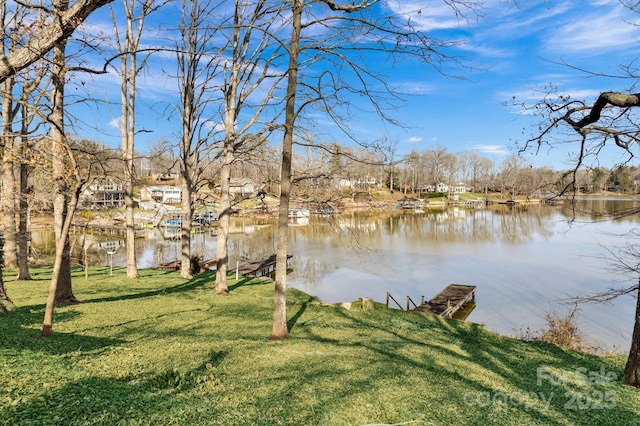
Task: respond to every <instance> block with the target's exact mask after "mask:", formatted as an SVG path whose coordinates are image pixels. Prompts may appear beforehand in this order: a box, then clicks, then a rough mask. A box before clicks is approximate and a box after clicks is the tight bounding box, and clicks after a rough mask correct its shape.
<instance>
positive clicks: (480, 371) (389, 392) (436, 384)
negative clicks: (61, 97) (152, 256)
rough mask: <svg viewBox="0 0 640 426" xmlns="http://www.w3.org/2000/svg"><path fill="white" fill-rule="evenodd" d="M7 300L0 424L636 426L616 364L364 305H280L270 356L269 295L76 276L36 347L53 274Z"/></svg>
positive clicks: (264, 289)
mask: <svg viewBox="0 0 640 426" xmlns="http://www.w3.org/2000/svg"><path fill="white" fill-rule="evenodd" d="M5 272H6V275H5V276H6V280H7V282H6V286H7V290H8V292H9V295H10V296H11V297H12V298H13V299H14V301H15V302H16V304H17V307H16V308H15V309H14V310H13V311H12V313H11V315H9V316H1V317H0V333H1V336H2V344H1V345H0V368H1V370H0V371H2V379H0V380H2V382H1V385H0V424H1V425H10V424H11V425H13V424H20V425H29V424H33V425H75V424H77V425H87V424H93V425H116V424H124V425H143V424H144V425H147V424H154V425H155V424H162V425H167V424H176V425H191V424H194V425H195V424H198V425H202V424H211V425H215V424H220V425H223V424H224V425H236V424H238V425H242V424H247V425H253V424H264V425H274V424H285V425H289V424H291V425H303V424H304V425H311V424H318V425H364V424H428V425H450V424H456V423H458V424H474V425H509V424H513V425H530V424H546V425H548V424H558V425H575V424H578V425H582V424H584V425H593V424H599V425H609V424H610V425H621V424H625V425H632V424H640V392H638V390H636V389H634V388H630V387H627V386H624V385H623V384H622V372H623V368H624V361H625V358H624V357H623V356H618V357H598V356H595V355H590V354H586V353H581V352H574V351H570V350H564V349H561V348H558V347H556V346H553V345H549V344H546V343H543V342H522V341H519V340H516V339H512V338H506V337H501V336H498V335H496V334H494V333H492V332H490V331H487V330H485V329H484V328H483V327H481V326H478V325H475V324H471V323H465V322H459V321H451V320H444V319H441V318H436V317H432V316H426V315H422V314H418V313H411V312H409V313H408V312H399V311H395V310H387V309H385V308H384V306H381V305H378V304H376V306H375V309H374V310H372V311H365V312H363V311H362V310H360V309H359V308H358V306H357V304H356V303H354V304H353V306H352V309H351V310H346V309H344V308H342V307H340V306H337V305H331V306H327V305H326V304H323V303H322V302H320V301H318V300H317V299H315V298H313V297H311V296H309V295H307V294H305V293H303V292H301V291H298V290H295V289H291V288H290V289H289V290H288V293H287V302H288V303H287V305H288V306H287V311H288V316H289V326H290V330H291V339H289V340H288V341H286V342H282V343H274V342H269V341H268V340H267V336H268V335H269V333H270V332H271V321H272V303H273V285H272V283H271V282H270V281H269V280H263V279H250V278H243V277H241V278H240V280H239V281H235V280H233V279H232V277H231V276H230V290H231V293H230V296H229V297H226V298H220V297H215V296H214V295H213V275H212V274H211V273H206V274H201V275H198V276H196V277H195V278H194V279H192V280H188V281H187V280H183V279H181V278H180V277H179V275H178V274H177V273H175V272H167V271H156V270H141V271H140V273H141V279H139V280H137V281H129V280H127V279H126V277H125V271H124V269H122V268H116V269H114V276H113V277H109V273H108V269H107V268H92V269H91V272H90V277H89V280H88V281H85V279H84V275H83V273H82V272H79V271H78V272H76V276H75V277H74V289H75V292H76V296H78V297H79V298H80V299H81V300H83V301H84V302H85V303H82V304H80V305H74V306H65V307H59V308H57V309H56V314H55V324H54V334H53V336H52V338H50V339H48V340H39V339H38V334H39V329H40V324H41V322H42V315H43V310H44V301H45V298H46V292H47V288H48V282H49V277H50V269H37V270H34V271H33V276H34V281H31V282H16V281H12V275H11V271H5Z"/></svg>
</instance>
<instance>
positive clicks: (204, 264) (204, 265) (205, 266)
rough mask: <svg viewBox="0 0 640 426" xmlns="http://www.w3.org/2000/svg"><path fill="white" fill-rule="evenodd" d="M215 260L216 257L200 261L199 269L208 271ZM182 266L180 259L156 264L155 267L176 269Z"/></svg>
mask: <svg viewBox="0 0 640 426" xmlns="http://www.w3.org/2000/svg"><path fill="white" fill-rule="evenodd" d="M216 262H217V259H208V260H201V261H200V271H201V272H204V271H208V270H209V269H211V268H212V267H213V266H214V265H215V264H216ZM181 267H182V260H173V261H171V262H166V263H161V264H159V265H158V267H157V269H169V270H172V271H177V270H179V269H180V268H181Z"/></svg>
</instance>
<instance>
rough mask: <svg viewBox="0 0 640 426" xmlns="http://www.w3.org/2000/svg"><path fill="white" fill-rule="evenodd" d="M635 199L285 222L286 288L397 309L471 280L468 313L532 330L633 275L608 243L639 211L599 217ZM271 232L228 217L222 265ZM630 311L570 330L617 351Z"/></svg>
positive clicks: (514, 330)
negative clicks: (620, 270) (572, 301)
mask: <svg viewBox="0 0 640 426" xmlns="http://www.w3.org/2000/svg"><path fill="white" fill-rule="evenodd" d="M634 206H635V207H637V206H640V204H634V203H633V202H630V201H624V200H614V199H611V198H608V199H592V200H589V201H582V202H580V203H579V204H578V208H577V209H571V208H569V207H568V206H566V205H565V206H561V207H549V206H527V207H525V206H515V207H509V206H497V207H495V208H483V209H474V210H470V209H469V210H468V209H462V208H452V207H449V208H447V209H440V210H430V211H427V212H426V213H424V214H399V213H395V212H394V213H392V214H388V213H387V214H380V213H362V212H360V213H349V214H342V215H340V216H339V217H337V218H334V219H321V218H315V217H314V218H311V221H310V223H309V224H308V225H306V226H292V227H291V228H290V229H291V239H290V249H289V253H290V254H293V255H294V257H293V259H292V260H293V263H292V265H293V272H292V273H291V274H290V275H289V277H288V284H289V285H290V286H292V287H295V288H299V289H301V290H304V291H305V292H307V293H310V294H312V295H314V296H317V297H319V298H320V299H321V300H323V301H325V302H329V303H333V302H341V301H353V300H357V299H358V298H360V297H371V298H373V299H374V300H377V301H380V302H384V300H385V296H386V292H389V293H391V295H393V296H394V297H395V298H396V299H397V300H398V301H399V302H400V303H401V304H403V305H404V303H405V300H406V296H411V298H412V299H413V300H414V301H416V302H418V301H419V300H420V297H421V296H425V298H426V299H429V298H431V297H433V296H434V295H435V294H436V293H438V292H439V291H440V290H441V289H443V288H444V287H445V286H446V285H448V284H451V283H457V284H470V285H476V286H477V287H478V288H477V298H476V302H477V306H476V308H475V310H474V311H473V312H472V313H471V315H470V316H469V318H468V320H469V321H473V322H477V323H482V324H484V325H485V326H486V327H487V328H489V329H491V330H494V331H496V332H498V333H501V334H505V335H516V334H518V333H520V332H521V331H524V330H525V329H526V328H527V327H530V328H532V329H540V328H542V327H543V326H544V325H545V320H544V317H545V314H546V313H547V312H550V311H553V310H555V311H558V312H560V313H562V314H566V313H568V312H569V311H570V310H571V307H572V306H571V305H567V304H564V303H562V300H563V299H567V298H569V297H574V296H581V295H586V294H589V293H593V292H598V291H603V290H606V289H607V288H609V287H612V286H615V287H620V286H627V285H632V283H633V282H634V281H636V282H637V278H635V279H634V277H633V276H621V275H617V274H614V273H613V272H612V271H611V265H612V261H611V260H607V257H609V258H610V257H611V255H610V254H609V253H608V251H607V248H613V247H616V246H617V247H620V246H624V245H625V244H627V241H628V239H629V238H628V237H626V236H625V235H624V234H625V233H627V232H629V231H630V230H631V229H633V228H636V227H638V226H639V223H640V217H639V216H638V215H635V216H631V217H626V218H623V219H619V220H615V221H611V220H607V221H604V220H602V217H601V216H600V215H599V214H600V213H605V212H611V211H614V210H615V211H621V210H624V209H628V208H632V207H634ZM274 230H275V226H274V223H273V222H270V221H259V220H249V219H236V220H235V221H234V222H233V229H232V231H233V234H232V236H231V241H230V259H231V266H233V265H235V264H236V262H238V263H243V262H245V261H247V260H257V259H260V258H263V257H265V256H268V255H270V254H272V253H274V252H275V238H274ZM87 238H88V240H87V242H85V245H89V248H90V251H92V253H93V255H94V257H93V260H92V264H103V265H104V264H108V262H109V261H110V259H109V258H108V255H107V254H106V252H107V250H108V247H109V244H111V245H114V244H115V245H116V246H118V244H121V243H122V242H121V241H118V240H113V239H111V240H109V241H107V240H106V239H104V238H102V239H100V240H97V239H91V238H89V237H87ZM215 239H216V237H215V232H205V233H200V234H195V235H194V241H193V249H194V250H195V252H196V253H198V254H200V255H202V256H203V257H204V258H206V259H209V258H213V257H215ZM76 241H79V240H76ZM37 243H38V241H37V238H36V237H35V236H34V245H36V244H37ZM77 246H79V247H81V246H82V244H81V243H77ZM137 250H138V260H139V266H140V267H141V268H145V267H153V266H156V265H157V264H158V263H159V262H167V261H170V260H174V259H176V258H178V257H179V253H180V250H179V241H178V240H176V239H172V238H171V235H164V236H163V235H162V233H161V232H159V231H158V230H149V231H148V232H146V233H145V235H144V238H140V239H138V240H137ZM115 251H116V253H115V255H114V257H113V264H114V265H124V263H125V258H124V248H122V247H120V248H116V250H115ZM634 310H635V299H634V297H632V296H625V297H622V298H619V299H617V300H615V301H614V302H612V303H608V304H588V305H583V306H582V308H581V312H580V315H579V323H580V328H581V330H582V331H583V333H584V334H585V335H586V336H587V337H588V338H589V340H590V341H591V342H592V343H593V344H595V345H599V346H601V347H604V348H608V349H611V348H616V349H619V350H621V351H626V350H627V349H628V345H629V342H630V336H631V331H632V327H633V318H634Z"/></svg>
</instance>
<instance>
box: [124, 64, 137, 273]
mask: <svg viewBox="0 0 640 426" xmlns="http://www.w3.org/2000/svg"><path fill="white" fill-rule="evenodd" d="M126 56H128V57H129V60H130V61H131V62H130V63H129V70H128V71H125V72H128V73H129V75H128V76H127V77H126V78H123V85H124V88H123V92H125V97H126V99H123V101H124V102H125V107H124V108H123V117H122V119H123V121H124V123H125V125H126V128H125V129H124V133H125V134H124V137H123V143H122V153H123V155H124V157H125V158H124V163H125V183H124V189H125V191H124V205H125V226H126V228H127V235H126V244H125V247H126V250H127V278H132V279H136V278H138V265H137V259H136V247H135V221H134V200H133V179H134V174H135V173H134V166H133V155H134V133H135V130H134V129H135V121H134V120H135V96H136V95H135V80H136V73H137V70H136V60H135V58H136V55H135V53H130V54H128V55H126ZM125 62H126V59H125ZM125 75H126V74H125ZM127 88H128V93H126V92H127V90H126V89H127Z"/></svg>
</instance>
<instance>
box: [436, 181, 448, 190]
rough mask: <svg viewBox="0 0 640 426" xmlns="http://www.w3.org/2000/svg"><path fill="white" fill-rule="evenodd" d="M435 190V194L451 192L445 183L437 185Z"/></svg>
mask: <svg viewBox="0 0 640 426" xmlns="http://www.w3.org/2000/svg"><path fill="white" fill-rule="evenodd" d="M434 190H435V191H433V192H449V185H447V184H446V183H444V182H438V183H436V184H435V186H434Z"/></svg>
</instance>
